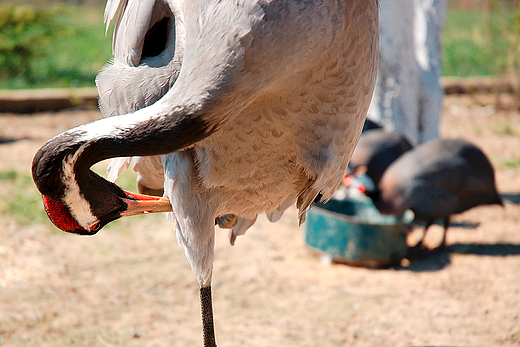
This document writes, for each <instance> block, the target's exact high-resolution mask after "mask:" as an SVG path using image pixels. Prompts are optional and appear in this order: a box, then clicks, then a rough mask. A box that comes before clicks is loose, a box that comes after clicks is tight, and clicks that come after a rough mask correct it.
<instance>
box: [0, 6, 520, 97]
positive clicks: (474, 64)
mask: <svg viewBox="0 0 520 347" xmlns="http://www.w3.org/2000/svg"><path fill="white" fill-rule="evenodd" d="M498 3H501V2H497V4H498ZM511 6H517V5H511ZM512 8H513V9H515V10H510V9H509V10H508V9H507V8H505V7H504V6H502V7H500V6H495V7H494V8H493V10H492V11H491V13H490V16H489V20H487V19H486V17H485V16H484V14H483V13H482V12H481V11H477V10H459V9H453V8H450V9H448V11H447V14H446V21H445V26H444V32H443V45H442V50H443V52H442V56H443V72H442V74H443V75H444V76H459V77H473V76H492V75H504V74H506V73H508V72H509V71H510V66H511V63H513V64H514V65H516V66H517V68H518V66H519V65H520V63H519V62H518V54H514V49H515V47H516V46H515V44H516V45H518V41H519V40H520V8H516V7H512ZM47 9H48V7H47ZM46 11H50V12H52V10H46ZM1 12H2V10H1V8H0V14H1ZM53 18H54V19H53V21H52V22H50V24H49V25H52V26H53V27H54V26H55V27H57V28H59V33H58V34H57V35H56V37H54V38H53V39H52V40H49V39H47V40H40V41H41V42H39V41H36V44H37V45H40V43H41V47H38V49H37V51H38V56H35V57H34V59H32V60H31V62H30V68H28V69H27V71H24V72H23V73H19V74H17V75H15V76H8V77H5V74H2V66H1V64H0V89H20V88H42V87H93V86H94V80H95V76H96V75H97V73H98V71H99V70H100V68H101V67H102V66H103V65H104V64H105V63H107V62H108V61H109V59H110V58H111V56H112V52H111V38H110V34H109V35H107V36H105V29H104V24H103V21H102V18H103V8H102V6H97V7H96V6H88V7H65V8H61V9H60V10H59V14H58V15H56V16H54V17H53ZM0 19H1V16H0ZM0 24H1V21H0ZM39 30H42V28H40V29H39ZM0 32H1V30H0ZM111 32H112V29H111V30H109V33H111ZM515 59H516V61H515ZM4 69H5V67H4ZM3 75H4V76H3Z"/></svg>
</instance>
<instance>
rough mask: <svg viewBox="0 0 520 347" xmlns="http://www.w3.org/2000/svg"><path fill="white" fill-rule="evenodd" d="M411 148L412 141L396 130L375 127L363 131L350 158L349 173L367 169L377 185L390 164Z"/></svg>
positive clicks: (367, 172)
mask: <svg viewBox="0 0 520 347" xmlns="http://www.w3.org/2000/svg"><path fill="white" fill-rule="evenodd" d="M410 149H412V144H411V143H410V141H408V140H407V139H406V137H405V136H404V135H402V134H400V133H398V132H396V131H392V132H386V131H384V130H383V129H373V130H370V131H366V132H363V133H362V134H361V137H360V138H359V142H358V144H357V146H356V149H355V150H354V154H352V158H351V159H350V163H349V165H348V168H349V170H348V171H349V172H347V173H351V172H355V171H356V170H359V169H362V170H365V171H366V174H367V175H368V176H369V177H370V178H371V179H372V181H374V184H375V185H376V186H377V185H378V184H379V180H380V179H381V177H382V176H383V173H384V172H385V170H386V169H387V168H388V167H389V166H390V164H392V163H393V162H394V161H395V160H396V159H397V158H399V157H400V156H401V155H402V154H403V153H405V152H407V151H409V150H410Z"/></svg>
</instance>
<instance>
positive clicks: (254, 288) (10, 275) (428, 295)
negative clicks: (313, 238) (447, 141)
mask: <svg viewBox="0 0 520 347" xmlns="http://www.w3.org/2000/svg"><path fill="white" fill-rule="evenodd" d="M492 102H493V98H485V97H469V96H465V97H448V98H446V100H445V112H444V117H443V123H442V134H443V136H444V137H461V138H465V139H468V140H470V141H472V142H474V143H476V144H477V145H479V146H480V147H481V148H482V149H483V150H484V152H486V153H487V154H488V156H489V157H490V158H491V159H492V162H493V164H494V165H495V167H496V168H497V173H496V176H497V181H498V188H499V191H500V192H501V194H503V197H504V199H505V206H504V207H503V208H502V207H500V206H488V207H479V208H475V209H473V210H470V211H468V212H466V213H463V214H461V215H458V216H455V217H454V218H453V220H454V224H455V225H454V226H453V227H452V228H451V229H450V231H449V232H448V245H449V248H448V251H446V252H444V253H441V254H437V255H432V256H430V257H428V258H427V259H425V260H422V261H417V262H412V263H411V264H410V265H409V266H406V267H400V268H393V269H387V270H371V269H365V268H355V267H350V266H346V265H339V264H333V265H325V264H323V263H322V262H321V261H320V258H319V257H318V256H316V255H315V254H313V253H311V252H310V251H309V250H308V249H306V247H305V245H304V243H303V239H302V233H303V228H300V229H299V228H298V226H297V218H296V210H294V209H292V210H290V211H288V213H286V215H285V216H284V217H283V218H282V220H281V221H279V222H278V223H276V224H271V223H269V222H268V221H267V219H266V218H265V217H262V218H260V219H259V221H258V222H257V224H256V225H255V226H254V227H253V228H252V229H251V230H249V231H248V232H247V234H246V235H245V236H243V237H240V238H238V239H237V242H236V244H235V246H233V247H232V246H230V245H229V242H228V240H227V231H224V230H220V229H217V230H216V232H217V242H216V260H215V267H214V280H213V296H214V307H215V321H216V335H217V342H218V345H219V346H229V347H230V346H262V347H265V346H287V347H289V346H323V347H327V346H519V345H520V317H519V314H520V293H519V291H520V205H519V203H520V163H518V160H516V162H517V164H516V166H515V165H510V166H507V165H505V163H506V162H509V163H514V160H515V159H518V158H520V114H519V113H518V112H516V113H515V112H513V111H495V109H494V107H493V106H492V104H490V103H492ZM99 117H100V115H99V113H98V112H97V111H74V112H62V113H57V114H51V113H47V114H35V115H31V116H17V115H10V114H3V115H0V139H3V140H9V139H13V140H17V141H14V142H8V141H7V142H5V143H3V144H0V171H4V170H12V169H14V170H19V171H20V172H24V173H27V174H28V172H29V168H30V163H31V160H32V156H33V155H34V153H35V151H36V150H37V149H38V148H39V147H40V146H41V145H42V144H43V143H44V141H46V140H47V139H48V138H50V137H51V136H53V135H55V134H57V133H58V132H61V131H63V130H65V129H67V128H70V127H72V126H74V125H77V124H81V123H84V122H87V121H91V120H94V119H96V118H99ZM3 198H4V199H8V198H9V197H8V196H3ZM0 223H1V225H2V227H1V229H0V236H1V238H0V345H2V346H200V345H201V344H202V343H201V341H202V337H201V323H200V316H199V312H200V311H199V303H198V287H197V284H196V281H195V279H194V276H193V274H192V272H191V269H190V268H189V265H188V263H187V261H186V259H185V258H184V254H183V251H182V249H181V248H180V247H178V246H177V242H176V240H175V234H174V231H173V226H172V224H171V223H169V222H167V221H165V220H164V219H163V218H162V216H144V217H139V218H129V219H126V220H122V221H118V222H116V223H113V224H114V225H113V226H110V227H108V228H105V229H104V230H102V231H101V232H100V233H99V234H98V235H96V236H94V237H79V236H76V235H69V234H66V233H63V232H59V231H57V230H56V229H55V228H54V227H52V226H51V225H50V223H45V224H38V225H31V226H20V225H18V224H17V222H16V221H15V219H14V218H11V217H9V216H0ZM418 230H419V229H417V230H416V231H415V232H414V233H413V234H412V235H411V236H410V239H413V238H416V237H417V236H418ZM441 230H442V229H441V227H440V226H437V225H436V226H434V227H432V229H431V232H430V233H429V235H428V238H427V240H426V241H427V244H429V245H431V246H435V245H436V244H437V242H439V241H440V237H441ZM410 241H411V242H413V241H412V240H410Z"/></svg>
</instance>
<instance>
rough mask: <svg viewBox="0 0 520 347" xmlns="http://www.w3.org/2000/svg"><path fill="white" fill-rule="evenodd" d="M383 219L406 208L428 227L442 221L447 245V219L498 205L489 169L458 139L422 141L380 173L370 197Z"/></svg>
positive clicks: (471, 147)
mask: <svg viewBox="0 0 520 347" xmlns="http://www.w3.org/2000/svg"><path fill="white" fill-rule="evenodd" d="M370 196H371V197H372V199H373V200H374V203H375V205H376V207H377V208H378V209H379V210H380V211H381V212H382V213H386V214H395V215H398V216H402V215H403V213H404V211H406V210H407V209H410V210H412V211H413V212H414V213H415V218H416V220H422V221H425V222H426V226H425V228H424V233H423V237H422V238H421V240H420V241H419V242H418V244H417V246H418V247H420V246H421V245H422V241H423V240H424V236H425V235H426V232H427V231H428V228H429V227H430V226H431V225H432V224H433V223H434V222H435V221H436V220H437V219H440V218H442V219H443V222H444V234H443V237H442V243H441V245H440V246H439V247H440V248H442V247H445V246H446V232H447V230H448V227H449V224H450V216H451V215H453V214H457V213H461V212H464V211H466V210H469V209H470V208H473V207H475V206H479V205H490V204H499V205H502V199H501V198H500V196H499V195H498V192H497V189H496V185H495V173H494V170H493V166H492V165H491V163H490V162H489V160H488V158H487V157H486V155H485V154H484V153H483V152H482V151H481V150H480V149H479V148H478V147H476V146H475V145H473V144H471V143H469V142H467V141H464V140H458V139H441V140H435V141H431V142H427V143H425V144H423V145H420V146H418V147H416V148H414V149H413V150H411V151H409V152H407V153H405V154H403V155H402V156H401V157H400V158H399V159H397V160H396V161H395V162H394V163H393V164H392V165H390V167H388V169H387V170H386V171H385V173H384V174H383V177H382V178H381V181H380V182H379V185H378V190H377V191H376V192H373V193H372V194H370Z"/></svg>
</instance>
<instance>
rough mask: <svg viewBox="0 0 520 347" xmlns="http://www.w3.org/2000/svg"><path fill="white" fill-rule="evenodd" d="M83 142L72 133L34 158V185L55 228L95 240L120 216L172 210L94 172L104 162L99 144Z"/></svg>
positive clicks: (51, 142)
mask: <svg viewBox="0 0 520 347" xmlns="http://www.w3.org/2000/svg"><path fill="white" fill-rule="evenodd" d="M78 138H81V134H78V133H70V132H68V133H67V132H66V133H63V134H61V135H59V136H56V137H55V138H53V139H51V140H49V141H48V142H47V143H46V144H45V145H44V146H43V147H42V148H41V149H40V150H39V151H38V152H37V153H36V155H35V157H34V159H33V164H32V175H33V179H34V182H35V184H36V187H37V188H38V190H39V191H40V192H41V193H42V195H43V203H44V207H45V211H46V212H47V215H48V216H49V218H50V220H51V221H52V223H53V224H54V225H55V226H56V227H58V228H59V229H61V230H63V231H66V232H71V233H76V234H81V235H93V234H96V233H97V232H98V231H99V230H100V229H101V228H103V227H104V226H105V225H106V224H108V223H109V222H111V221H114V220H116V219H119V218H121V217H125V216H132V215H139V214H147V213H154V212H168V211H171V205H170V203H169V200H168V199H167V198H159V197H154V196H148V195H142V194H136V193H131V192H128V191H125V190H123V189H121V188H120V187H118V186H117V185H116V184H114V183H112V182H109V181H107V180H105V179H104V178H102V177H101V176H99V175H97V174H96V173H94V172H92V171H91V170H90V166H91V165H92V164H93V163H95V162H97V161H99V158H102V157H103V153H100V150H99V146H98V149H95V148H96V146H91V144H92V143H96V142H99V141H92V140H91V141H82V140H78ZM100 148H103V146H101V147H100Z"/></svg>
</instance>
